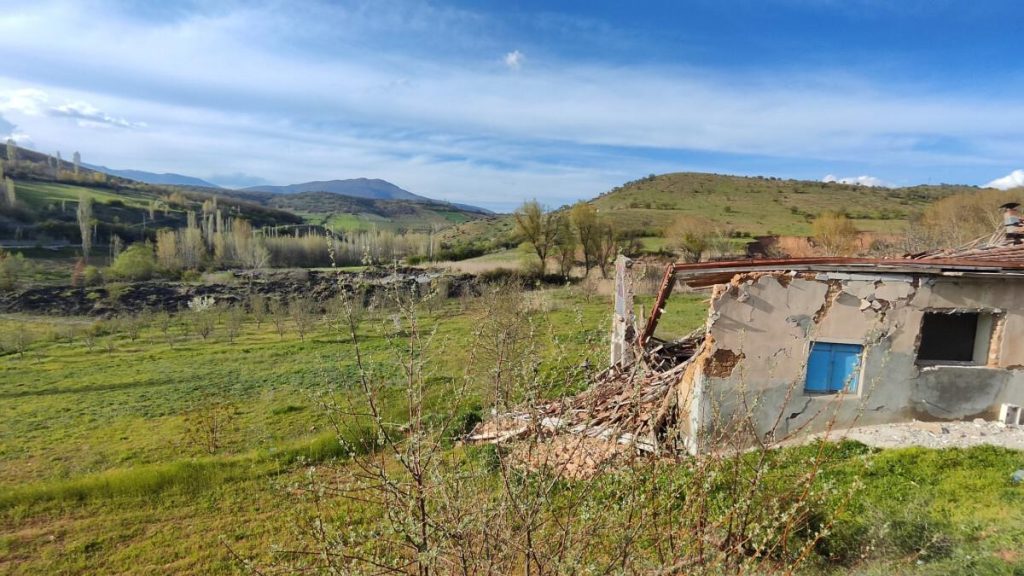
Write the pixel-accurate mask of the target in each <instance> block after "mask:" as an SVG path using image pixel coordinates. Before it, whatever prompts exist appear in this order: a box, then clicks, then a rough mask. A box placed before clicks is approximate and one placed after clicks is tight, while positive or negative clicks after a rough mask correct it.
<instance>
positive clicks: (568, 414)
mask: <svg viewBox="0 0 1024 576" xmlns="http://www.w3.org/2000/svg"><path fill="white" fill-rule="evenodd" d="M702 340H703V333H701V334H700V335H699V336H698V335H694V336H691V337H689V338H686V339H684V340H682V341H680V342H675V343H672V344H663V345H659V346H655V347H654V348H653V349H652V350H651V351H650V352H648V353H646V354H645V355H644V356H643V357H642V359H641V361H639V362H635V363H633V364H631V365H629V366H626V367H623V368H619V367H612V368H609V369H608V370H605V371H604V372H602V373H600V374H598V375H597V376H596V377H595V378H594V380H593V382H592V384H591V385H590V387H589V388H587V390H585V391H583V392H581V393H580V394H577V395H576V396H572V397H568V398H564V399H560V400H557V401H552V402H547V403H542V404H538V405H536V406H533V407H529V408H526V409H523V410H519V411H515V412H509V413H506V414H499V415H495V416H494V417H493V418H491V419H490V420H487V421H485V422H481V423H480V424H478V425H477V427H476V428H475V429H474V430H473V431H472V432H471V433H470V434H469V435H468V436H467V438H466V440H467V441H469V442H472V443H492V444H511V443H516V442H519V443H520V444H521V445H520V446H518V447H517V448H515V449H514V454H517V455H518V456H519V457H518V458H517V459H518V460H520V461H523V462H525V463H527V465H529V466H530V467H543V466H549V467H557V468H559V469H560V470H561V471H562V473H563V474H565V475H567V476H577V475H586V474H589V473H592V472H594V471H596V469H597V468H599V467H600V466H601V465H602V464H603V463H606V462H607V461H609V460H611V459H614V458H616V457H620V456H623V455H629V454H636V453H650V454H656V453H664V452H666V451H672V450H674V449H675V446H673V445H670V444H669V437H670V435H669V434H668V432H669V430H670V429H671V427H672V425H673V424H674V423H675V418H676V399H677V398H676V385H677V384H678V383H679V382H680V380H681V379H682V377H683V373H684V371H685V370H686V367H687V366H688V365H689V363H690V360H691V359H692V358H693V355H694V352H695V351H696V350H697V349H699V347H700V343H701V341H702ZM539 439H543V440H545V442H544V443H543V444H534V443H531V442H526V441H531V440H539ZM527 445H528V446H529V447H528V448H527Z"/></svg>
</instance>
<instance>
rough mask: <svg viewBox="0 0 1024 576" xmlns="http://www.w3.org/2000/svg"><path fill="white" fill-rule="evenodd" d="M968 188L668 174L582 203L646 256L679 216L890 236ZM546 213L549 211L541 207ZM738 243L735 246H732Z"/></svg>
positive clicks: (468, 233)
mask: <svg viewBox="0 0 1024 576" xmlns="http://www.w3.org/2000/svg"><path fill="white" fill-rule="evenodd" d="M976 190H977V189H976V188H974V187H970V186H952V185H938V186H916V187H912V188H870V187H866V186H853V185H846V184H838V183H824V182H813V181H802V180H782V179H775V178H762V177H742V176H726V175H720V174H702V173H689V172H681V173H673V174H662V175H659V176H653V177H647V178H641V179H639V180H636V181H633V182H629V183H627V184H624V185H622V186H619V187H616V188H615V189H613V190H611V191H608V192H606V193H604V194H601V195H600V196H598V197H596V198H594V199H593V200H591V201H590V202H591V203H592V204H593V205H594V206H595V207H597V209H598V210H599V211H600V212H602V213H605V214H607V215H608V217H609V218H610V219H611V220H612V222H614V224H615V226H616V227H617V229H618V230H619V231H620V232H622V233H625V234H627V235H629V236H631V237H638V238H640V239H641V242H642V244H643V249H644V250H646V251H649V252H653V251H658V250H660V249H662V248H664V239H663V237H662V235H663V233H664V231H665V229H666V228H667V227H668V226H669V225H670V224H672V222H673V221H674V220H675V219H677V218H678V217H679V216H681V215H688V216H693V217H697V218H700V219H702V220H709V221H712V222H715V223H718V224H719V225H721V226H722V227H723V228H726V229H729V230H731V231H733V232H734V233H736V234H738V235H741V236H762V235H768V236H771V235H781V236H809V235H810V234H811V225H810V223H811V221H812V220H813V219H814V217H815V216H817V215H818V214H820V213H822V212H826V211H840V212H845V213H846V214H847V215H848V216H849V217H850V218H851V219H853V220H854V224H855V225H856V227H857V228H858V229H859V230H861V231H863V232H873V233H878V234H883V235H884V234H893V233H899V232H901V231H903V230H904V229H905V227H906V225H907V222H908V220H909V219H910V218H911V217H912V216H913V215H914V214H916V213H918V212H920V211H921V210H922V209H923V208H924V207H925V206H927V205H928V204H930V203H931V202H933V201H935V200H937V199H940V198H944V197H946V196H949V195H952V194H956V193H960V192H972V191H976ZM549 208H554V207H549ZM514 229H515V221H514V220H513V218H512V217H511V216H504V217H499V218H497V219H493V221H491V220H480V221H476V222H469V223H466V224H463V225H460V226H456V227H453V228H450V229H449V230H447V231H446V232H445V238H446V239H447V240H448V241H450V242H453V243H462V244H479V245H486V246H491V245H495V244H496V243H500V242H502V241H503V239H505V238H508V237H509V235H510V234H512V233H513V232H514ZM739 241H740V240H739V239H738V242H739Z"/></svg>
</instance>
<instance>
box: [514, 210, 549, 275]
mask: <svg viewBox="0 0 1024 576" xmlns="http://www.w3.org/2000/svg"><path fill="white" fill-rule="evenodd" d="M513 216H514V217H515V219H516V229H517V230H518V232H519V234H520V236H522V237H523V239H524V240H525V241H526V242H528V243H529V244H530V246H532V247H533V251H534V252H535V253H536V254H537V258H539V259H540V273H541V274H542V275H543V274H545V273H546V272H547V258H548V252H549V251H550V250H551V248H552V246H554V244H555V240H556V239H557V238H558V229H559V223H560V218H559V215H558V214H557V213H554V212H549V211H546V210H544V208H543V207H542V206H541V205H540V203H539V202H537V201H536V200H530V201H528V202H523V205H522V206H520V207H519V208H518V209H517V210H516V211H515V213H514V214H513Z"/></svg>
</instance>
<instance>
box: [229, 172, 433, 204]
mask: <svg viewBox="0 0 1024 576" xmlns="http://www.w3.org/2000/svg"><path fill="white" fill-rule="evenodd" d="M241 191H242V192H270V193H272V194H297V193H300V192H333V193H335V194H343V195H345V196H354V197H356V198H372V199H376V200H412V201H418V202H433V200H431V199H429V198H426V197H424V196H420V195H418V194H413V193H412V192H409V191H408V190H404V189H402V188H399V187H398V186H395V185H394V184H392V183H391V182H388V181H386V180H380V179H378V178H351V179H348V180H326V181H315V182H303V183H301V184H289V185H287V186H253V187H250V188H243V189H242V190H241Z"/></svg>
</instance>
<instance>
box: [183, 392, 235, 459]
mask: <svg viewBox="0 0 1024 576" xmlns="http://www.w3.org/2000/svg"><path fill="white" fill-rule="evenodd" d="M237 413H238V409H237V408H236V407H235V406H234V405H233V404H231V403H230V402H226V401H223V400H215V401H212V402H206V403H204V404H202V405H201V406H197V407H195V408H193V409H192V410H190V411H189V412H188V413H187V414H186V415H185V442H186V444H188V445H189V446H191V447H192V448H193V449H194V450H196V451H199V452H205V453H206V454H209V455H214V454H217V453H218V452H220V450H221V449H222V448H223V447H224V443H225V442H226V438H225V436H226V435H227V434H228V433H230V432H231V431H233V430H234V429H235V428H236V420H237V418H236V415H237Z"/></svg>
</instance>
